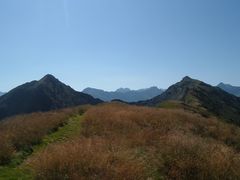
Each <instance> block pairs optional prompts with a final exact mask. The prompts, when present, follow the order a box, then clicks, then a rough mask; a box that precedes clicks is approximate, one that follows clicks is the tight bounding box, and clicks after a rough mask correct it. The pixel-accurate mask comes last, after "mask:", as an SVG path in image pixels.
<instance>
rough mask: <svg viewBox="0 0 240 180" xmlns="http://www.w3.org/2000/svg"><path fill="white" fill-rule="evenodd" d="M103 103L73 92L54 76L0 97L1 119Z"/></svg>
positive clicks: (30, 83)
mask: <svg viewBox="0 0 240 180" xmlns="http://www.w3.org/2000/svg"><path fill="white" fill-rule="evenodd" d="M101 102H102V101H101V100H99V99H95V98H93V97H92V96H90V95H87V94H84V93H82V92H77V91H75V90H73V89H72V88H71V87H70V86H67V85H65V84H63V83H62V82H60V81H59V80H58V79H56V78H55V77H54V76H52V75H46V76H44V77H43V78H42V79H40V80H39V81H32V82H29V83H26V84H23V85H21V86H19V87H17V88H15V89H13V90H11V91H10V92H8V93H7V94H5V95H4V96H1V97H0V119H2V118H5V117H8V116H12V115H17V114H24V113H31V112H37V111H48V110H54V109H59V108H65V107H71V106H76V105H83V104H98V103H101Z"/></svg>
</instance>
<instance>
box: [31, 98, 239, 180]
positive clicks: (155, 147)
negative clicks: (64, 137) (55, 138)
mask: <svg viewBox="0 0 240 180" xmlns="http://www.w3.org/2000/svg"><path fill="white" fill-rule="evenodd" d="M82 126H83V127H82V134H81V135H80V137H79V138H78V139H75V140H72V141H70V142H65V143H60V144H55V145H52V146H50V147H48V148H47V149H45V150H44V151H42V152H40V153H39V154H37V155H36V156H35V157H33V158H32V159H30V160H29V164H30V165H31V166H32V167H33V169H34V170H35V172H36V176H37V178H39V179H80V180H81V179H148V178H149V179H239V178H240V167H239V163H240V156H239V152H238V151H239V138H240V129H239V128H238V127H236V126H233V125H230V124H226V123H223V122H221V121H219V120H217V119H215V118H208V119H206V118H203V117H201V116H199V115H197V114H191V113H188V112H184V111H183V110H162V109H154V108H145V107H135V106H128V105H123V104H118V103H111V104H105V105H101V106H97V107H93V108H91V109H89V110H88V111H87V112H86V113H85V116H84V121H83V124H82Z"/></svg>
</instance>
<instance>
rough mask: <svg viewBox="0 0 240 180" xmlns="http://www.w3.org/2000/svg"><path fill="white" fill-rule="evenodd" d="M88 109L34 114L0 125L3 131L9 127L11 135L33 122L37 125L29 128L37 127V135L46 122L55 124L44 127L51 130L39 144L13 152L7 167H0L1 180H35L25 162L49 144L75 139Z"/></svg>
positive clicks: (40, 138) (6, 164) (80, 108)
mask: <svg viewBox="0 0 240 180" xmlns="http://www.w3.org/2000/svg"><path fill="white" fill-rule="evenodd" d="M86 109H87V107H79V108H73V109H65V110H60V111H57V112H49V113H34V114H31V115H25V116H18V117H14V118H13V119H10V121H6V122H4V123H2V124H0V128H2V129H3V126H4V127H9V128H10V127H11V129H9V128H5V133H6V132H8V133H11V131H10V130H15V128H14V127H17V126H18V125H19V123H23V124H24V125H27V123H29V121H30V120H31V121H34V122H35V123H37V124H34V126H31V123H30V124H29V125H30V127H29V126H28V128H31V127H32V128H35V127H36V129H35V133H36V131H39V132H41V130H42V128H41V126H43V125H41V124H42V123H45V122H46V121H52V122H54V123H46V124H45V125H44V127H45V128H46V129H51V130H50V131H49V133H48V134H46V135H45V136H41V137H39V143H36V144H29V145H28V146H23V147H22V148H20V149H19V150H17V149H16V150H15V151H13V152H12V153H13V154H11V156H9V161H8V163H5V165H1V166H0V180H2V179H3V180H6V179H7V180H8V179H9V180H15V179H23V180H25V179H34V177H33V174H32V171H31V169H30V168H29V167H28V166H26V164H25V163H24V164H23V162H24V161H25V160H26V159H27V158H29V156H32V155H34V154H35V153H37V152H38V151H40V150H41V149H44V148H45V147H46V146H48V145H49V144H52V143H55V142H60V141H64V140H67V139H68V138H71V137H74V136H75V135H77V134H79V133H80V130H81V126H80V123H81V119H82V118H81V114H82V113H83V112H85V111H86ZM36 117H37V118H36ZM10 124H11V126H10ZM38 125H41V126H38ZM48 125H50V126H48ZM22 127H23V125H22V126H20V127H18V128H19V129H18V130H22V129H21V128H22ZM37 127H39V128H37ZM6 130H8V131H6ZM32 130H34V129H32ZM9 131H10V132H9ZM45 132H47V131H45ZM17 133H19V132H17ZM37 134H39V133H37ZM40 134H41V133H40ZM26 135H27V133H26ZM30 135H32V134H29V136H30ZM15 136H16V135H15ZM1 140H2V141H3V140H4V139H0V141H1ZM5 141H6V140H5ZM8 141H9V144H10V143H11V142H12V141H10V139H8ZM3 145H6V144H2V147H4V146H3ZM0 152H1V149H0ZM2 152H3V151H2Z"/></svg>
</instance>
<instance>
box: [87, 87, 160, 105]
mask: <svg viewBox="0 0 240 180" xmlns="http://www.w3.org/2000/svg"><path fill="white" fill-rule="evenodd" d="M82 92H83V93H86V94H89V95H91V96H93V97H95V98H99V99H101V100H103V101H112V100H116V99H117V100H121V101H125V102H137V101H144V100H148V99H151V98H153V97H155V96H158V95H160V94H162V93H163V92H164V90H163V89H159V88H157V87H150V88H146V89H139V90H130V89H129V88H120V89H117V90H116V91H104V90H101V89H94V88H86V89H84V90H83V91H82Z"/></svg>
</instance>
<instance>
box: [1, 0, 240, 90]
mask: <svg viewBox="0 0 240 180" xmlns="http://www.w3.org/2000/svg"><path fill="white" fill-rule="evenodd" d="M0 65H1V70H0V91H8V90H10V89H11V88H13V87H15V86H17V85H20V84H22V83H24V82H26V81H31V80H34V79H40V78H41V77H42V76H44V75H45V74H47V73H50V74H53V75H55V76H56V77H57V78H59V79H60V80H62V81H63V82H65V83H66V84H69V85H71V86H72V87H73V88H75V89H77V90H82V89H83V88H85V87H88V86H90V87H96V88H102V89H106V90H114V89H116V88H119V87H130V88H132V89H138V88H144V87H149V86H153V85H156V86H158V87H162V88H167V87H168V86H169V85H170V84H172V83H175V82H176V81H179V80H181V78H182V77H183V76H185V75H189V76H192V77H193V78H197V79H200V80H203V81H205V82H207V83H210V84H212V85H216V84H217V83H219V82H220V81H223V82H226V83H231V84H233V85H240V1H239V0H0Z"/></svg>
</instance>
